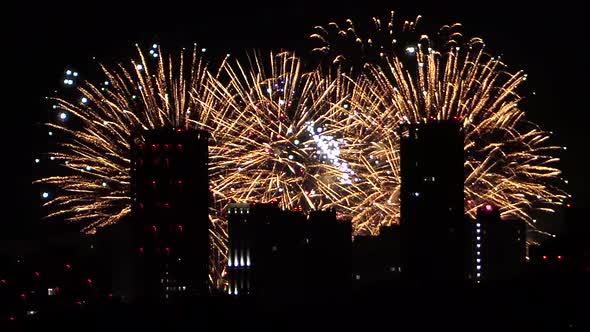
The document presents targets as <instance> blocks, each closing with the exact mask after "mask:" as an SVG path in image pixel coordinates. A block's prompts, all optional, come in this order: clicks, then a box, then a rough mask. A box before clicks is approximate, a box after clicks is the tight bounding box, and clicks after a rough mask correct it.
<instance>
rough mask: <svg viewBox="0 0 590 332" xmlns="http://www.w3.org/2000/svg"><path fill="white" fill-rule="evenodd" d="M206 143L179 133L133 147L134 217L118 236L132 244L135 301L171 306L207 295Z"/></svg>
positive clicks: (200, 135) (154, 134)
mask: <svg viewBox="0 0 590 332" xmlns="http://www.w3.org/2000/svg"><path fill="white" fill-rule="evenodd" d="M208 139H209V134H208V133H207V132H204V131H185V130H181V129H177V130H162V131H148V132H145V133H143V135H142V137H137V138H135V139H134V140H133V141H132V142H131V193H132V206H131V217H130V218H128V219H127V220H126V223H127V225H122V229H121V230H119V232H118V233H119V234H123V238H125V237H127V236H125V235H124V234H129V237H130V239H131V241H128V242H129V244H128V245H126V246H127V247H128V248H130V249H131V250H132V254H131V267H129V268H127V269H128V270H129V269H130V270H132V271H129V273H130V274H131V275H133V277H132V278H131V279H132V282H131V285H132V287H133V290H132V291H131V290H130V294H127V296H128V297H129V298H131V299H136V300H145V301H147V302H155V303H168V302H174V301H175V300H177V299H180V298H183V297H186V296H193V295H204V294H207V293H208V290H209V283H208V273H209V265H208V262H209V252H210V249H209V248H210V246H209V223H210V221H209V210H208V209H209V202H210V196H209V195H210V194H209V185H208V182H209V180H208V172H207V171H208ZM125 228H126V229H125Z"/></svg>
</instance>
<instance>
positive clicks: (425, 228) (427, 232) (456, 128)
mask: <svg viewBox="0 0 590 332" xmlns="http://www.w3.org/2000/svg"><path fill="white" fill-rule="evenodd" d="M400 132H401V135H402V137H401V156H400V158H401V160H400V162H401V195H400V198H401V221H400V225H401V227H402V233H403V237H402V252H403V264H402V268H403V272H402V277H403V278H404V279H407V280H411V281H415V282H427V281H435V280H437V281H444V280H447V281H453V280H462V279H464V278H465V273H466V270H465V264H466V259H465V256H464V251H465V241H466V231H467V229H466V227H465V225H466V223H465V218H464V212H463V211H464V191H463V185H464V165H463V163H464V153H463V146H464V144H463V141H464V133H463V128H462V125H461V122H460V121H458V120H444V121H438V120H434V119H433V120H430V121H428V122H424V123H417V124H402V125H401V126H400Z"/></svg>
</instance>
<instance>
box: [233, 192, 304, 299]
mask: <svg viewBox="0 0 590 332" xmlns="http://www.w3.org/2000/svg"><path fill="white" fill-rule="evenodd" d="M228 222H229V238H230V240H229V255H228V268H229V279H230V281H229V287H228V293H229V294H231V295H253V296H255V297H256V298H258V299H264V301H265V302H266V303H269V304H277V303H283V301H286V302H301V301H302V300H303V299H302V296H303V285H304V277H303V276H304V275H303V273H304V250H305V248H304V239H305V216H304V215H303V214H302V213H299V212H294V211H283V210H281V209H280V208H279V207H278V205H276V204H273V203H268V204H260V203H253V204H251V205H244V204H230V205H229V206H228Z"/></svg>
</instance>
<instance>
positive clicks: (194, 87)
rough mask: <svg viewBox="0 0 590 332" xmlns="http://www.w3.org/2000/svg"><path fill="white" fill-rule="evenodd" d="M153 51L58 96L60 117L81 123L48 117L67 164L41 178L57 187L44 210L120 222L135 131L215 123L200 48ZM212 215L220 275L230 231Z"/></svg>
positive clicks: (58, 153)
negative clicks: (72, 94)
mask: <svg viewBox="0 0 590 332" xmlns="http://www.w3.org/2000/svg"><path fill="white" fill-rule="evenodd" d="M155 52H157V53H155ZM150 53H151V54H160V50H159V48H154V49H152V50H150ZM154 58H155V57H154V56H150V55H148V54H145V53H144V52H142V51H140V50H139V49H138V59H139V60H138V61H131V62H130V63H129V64H127V65H123V64H119V65H117V66H116V67H115V68H114V69H109V68H106V67H105V66H101V68H102V71H103V73H104V75H105V77H106V81H104V83H101V84H100V85H96V84H92V83H89V82H84V83H83V84H81V85H80V86H79V87H78V92H79V99H77V100H76V101H69V100H66V99H64V98H56V99H54V100H53V102H54V109H56V110H57V111H58V112H61V113H60V114H62V115H61V117H60V118H61V120H66V119H67V118H68V117H70V116H71V117H72V118H73V120H74V119H75V120H76V121H78V125H77V126H67V123H66V122H65V121H62V122H61V123H58V124H53V123H49V124H47V125H48V126H49V127H50V129H51V130H52V131H53V132H55V133H56V135H58V136H59V143H58V145H57V147H56V150H55V151H54V152H51V153H49V156H50V158H51V159H52V160H55V161H57V162H58V163H60V164H61V165H63V166H64V167H66V168H67V169H68V171H67V172H66V174H65V175H60V176H51V177H46V178H43V179H40V180H38V181H37V182H38V183H42V184H45V185H48V186H54V187H57V188H58V191H57V192H56V193H55V195H53V196H52V197H51V198H50V199H48V200H47V202H46V203H45V206H46V207H47V208H48V209H47V210H48V211H50V212H49V213H48V214H47V218H62V219H63V220H65V221H67V222H76V223H79V224H80V225H81V227H82V230H83V231H84V232H87V233H95V232H96V230H97V228H100V227H104V226H107V225H111V224H114V223H116V222H119V221H120V220H122V219H123V218H125V217H126V216H128V215H129V214H130V213H131V192H130V166H131V161H130V157H131V152H130V145H129V142H130V138H131V137H132V136H134V135H137V134H138V133H141V132H144V131H146V130H151V129H163V128H170V129H171V128H184V129H204V130H211V118H212V116H211V113H210V112H209V110H210V108H204V107H201V105H202V102H203V101H207V100H208V97H207V91H208V90H207V87H206V83H207V81H208V79H209V76H210V75H211V73H209V71H208V69H207V67H206V65H205V63H204V62H203V60H202V59H201V58H200V56H198V54H197V52H196V49H195V50H194V51H193V53H192V54H189V55H188V56H186V55H185V54H184V53H181V54H180V55H179V56H178V57H176V58H174V57H168V58H166V57H164V56H158V57H157V58H156V59H154ZM193 94H198V95H199V96H200V100H199V101H197V100H196V99H195V98H193V97H192V95H193ZM212 97H213V96H211V97H209V99H211V100H212V99H213V98H212ZM211 219H212V225H213V227H212V229H211V240H212V241H211V244H212V249H213V250H212V252H213V255H212V260H213V261H212V263H213V264H211V266H212V276H211V277H212V279H215V280H217V279H219V278H218V277H219V276H220V275H221V274H222V273H223V271H222V270H219V269H218V267H219V266H221V264H219V263H218V261H220V260H223V259H224V257H225V251H226V250H225V249H226V242H227V241H226V238H227V232H226V231H225V228H224V227H225V225H224V223H223V222H221V221H220V220H219V219H218V218H217V217H216V215H215V214H211Z"/></svg>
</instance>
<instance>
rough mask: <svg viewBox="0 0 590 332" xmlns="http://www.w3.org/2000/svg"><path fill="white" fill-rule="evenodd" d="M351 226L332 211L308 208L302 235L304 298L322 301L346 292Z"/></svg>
mask: <svg viewBox="0 0 590 332" xmlns="http://www.w3.org/2000/svg"><path fill="white" fill-rule="evenodd" d="M351 259H352V225H351V221H350V220H338V219H337V217H336V210H334V209H331V210H327V211H312V212H310V213H309V217H308V220H307V229H306V234H305V292H306V293H305V295H306V300H308V301H310V300H311V301H313V302H316V303H324V302H325V301H324V300H326V299H327V300H330V301H334V300H335V299H338V298H339V299H344V297H346V296H348V295H349V294H350V289H351V279H352V278H351V277H352V263H351Z"/></svg>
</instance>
